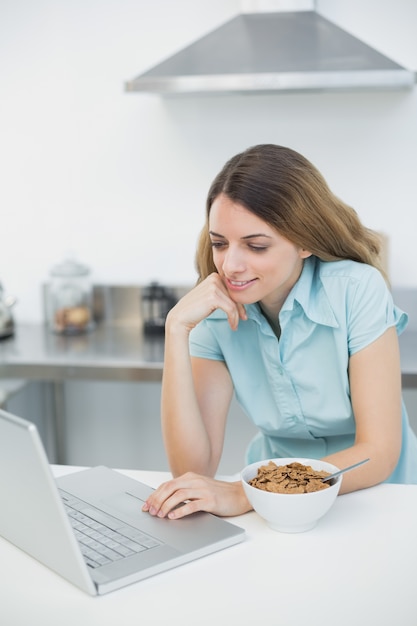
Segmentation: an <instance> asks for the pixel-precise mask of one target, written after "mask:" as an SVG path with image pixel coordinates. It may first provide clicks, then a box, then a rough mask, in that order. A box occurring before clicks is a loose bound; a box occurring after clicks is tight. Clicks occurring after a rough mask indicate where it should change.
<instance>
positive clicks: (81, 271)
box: [51, 259, 90, 276]
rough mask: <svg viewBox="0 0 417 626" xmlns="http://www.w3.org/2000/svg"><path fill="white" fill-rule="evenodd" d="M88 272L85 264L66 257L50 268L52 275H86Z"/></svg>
mask: <svg viewBox="0 0 417 626" xmlns="http://www.w3.org/2000/svg"><path fill="white" fill-rule="evenodd" d="M89 272H90V269H89V268H88V267H87V266H86V265H83V264H82V263H78V261H75V260H74V259H66V260H65V261H63V262H62V263H58V264H57V265H54V267H53V268H52V269H51V275H52V276H86V275H87V274H89Z"/></svg>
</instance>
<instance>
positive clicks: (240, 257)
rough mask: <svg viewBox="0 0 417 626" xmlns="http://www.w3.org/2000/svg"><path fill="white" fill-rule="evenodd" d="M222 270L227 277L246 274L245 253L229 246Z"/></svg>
mask: <svg viewBox="0 0 417 626" xmlns="http://www.w3.org/2000/svg"><path fill="white" fill-rule="evenodd" d="M222 269H223V272H224V273H225V274H226V275H227V276H232V275H233V274H236V273H238V272H244V271H245V269H246V263H245V258H244V253H243V251H242V250H240V249H239V248H237V247H235V246H230V245H229V247H228V248H227V251H226V252H225V255H224V258H223V263H222Z"/></svg>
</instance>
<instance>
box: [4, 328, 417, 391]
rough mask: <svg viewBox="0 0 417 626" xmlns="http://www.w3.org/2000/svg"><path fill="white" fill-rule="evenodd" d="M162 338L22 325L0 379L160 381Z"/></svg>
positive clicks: (409, 367)
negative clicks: (60, 331)
mask: <svg viewBox="0 0 417 626" xmlns="http://www.w3.org/2000/svg"><path fill="white" fill-rule="evenodd" d="M400 350H401V366H402V380H403V387H404V388H407V387H414V388H416V387H417V330H414V329H410V330H408V329H407V330H406V331H405V332H404V333H403V334H402V335H400ZM163 358H164V337H163V336H160V335H159V336H158V335H155V336H145V335H144V333H143V331H142V329H141V327H138V326H112V325H108V324H103V325H98V326H97V327H96V328H95V329H94V330H93V331H91V332H89V333H87V334H85V335H79V336H73V337H65V336H61V335H56V334H54V333H51V332H50V331H49V330H48V329H47V328H46V327H45V326H44V325H41V324H21V325H19V326H17V328H16V332H15V336H14V337H11V338H9V339H4V340H2V341H0V379H1V378H23V379H36V380H51V381H63V380H70V379H77V378H78V379H80V378H82V379H83V380H88V379H90V380H116V381H117V380H124V381H160V380H161V378H162V367H163Z"/></svg>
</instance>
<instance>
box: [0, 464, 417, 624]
mask: <svg viewBox="0 0 417 626" xmlns="http://www.w3.org/2000/svg"><path fill="white" fill-rule="evenodd" d="M74 469H76V468H69V467H65V468H62V467H54V473H55V475H60V474H62V473H64V472H65V473H66V472H69V471H74ZM126 473H127V474H128V475H129V476H131V477H132V478H136V479H138V480H142V481H143V482H145V483H147V484H149V485H151V486H154V487H156V486H157V485H158V484H160V483H161V482H162V481H163V480H166V479H167V478H169V474H167V473H162V472H147V471H130V472H126ZM416 510H417V486H416V485H386V484H382V485H378V486H377V487H372V488H371V489H363V490H361V491H357V492H355V493H351V494H347V495H343V496H339V497H338V498H337V499H336V502H335V504H334V505H333V507H332V509H331V510H330V511H329V513H328V514H327V515H326V516H325V517H324V518H323V519H322V520H321V521H320V522H319V523H318V525H317V526H316V528H314V529H313V530H310V531H308V532H305V533H300V534H295V535H291V534H285V533H279V532H275V531H273V530H271V529H270V528H268V526H267V525H266V524H265V523H264V521H263V520H262V519H261V518H260V517H259V516H258V515H257V514H256V513H255V512H253V511H252V512H250V513H246V514H245V515H241V516H239V517H234V518H231V520H230V521H232V522H233V523H235V524H237V525H239V526H241V527H243V528H244V529H245V530H246V533H247V537H246V540H245V541H243V542H242V543H240V544H238V545H236V546H232V547H231V548H227V549H225V550H221V551H219V552H217V553H215V554H212V555H210V556H206V557H204V558H201V559H198V560H197V561H195V562H193V563H188V564H186V565H183V566H181V567H178V568H175V569H173V570H170V571H168V572H165V573H163V574H159V575H157V576H154V577H152V578H149V579H147V580H144V581H142V582H139V583H136V584H133V585H131V586H129V587H126V588H125V589H121V590H119V591H115V592H113V593H110V594H108V595H106V596H102V597H91V596H88V595H87V594H85V593H83V592H82V591H80V590H79V589H78V588H76V587H74V586H72V585H71V584H70V583H68V582H67V581H65V580H64V579H62V578H60V577H59V576H58V575H57V574H54V573H53V572H52V571H51V570H49V569H47V568H46V567H44V566H43V565H41V564H40V563H38V561H36V560H34V559H33V558H31V557H29V556H28V555H27V554H25V553H24V552H22V551H21V550H18V549H17V548H16V547H14V546H13V545H11V544H10V543H8V542H7V541H5V540H4V539H0V560H1V564H2V567H1V568H0V589H1V603H0V622H1V623H2V624H5V625H6V624H7V625H13V626H27V624H34V625H36V626H38V625H39V626H40V625H42V626H56V624H59V625H60V626H70V625H71V626H72V625H73V624H74V623H77V622H79V621H80V619H79V618H80V617H82V618H83V620H82V621H83V623H84V622H85V623H88V624H89V625H90V626H96V625H97V626H98V625H100V626H114V624H122V625H123V626H136V625H137V624H142V623H143V624H146V626H166V624H170V623H174V624H177V623H178V624H183V625H184V626H191V624H199V626H212V625H213V624H216V623H218V624H226V625H227V624H230V625H234V624H239V625H240V626H254V625H255V624H262V625H267V624H271V625H272V626H277V625H278V624H280V625H282V626H284V625H285V626H300V625H302V624H308V626H352V624H357V625H358V626H364V625H365V624H378V625H379V626H392V625H393V624H399V625H401V626H414V625H415V624H416V614H417V600H416V594H415V571H414V570H415V562H416V559H417V533H416V526H415V512H416ZM29 515H30V512H29Z"/></svg>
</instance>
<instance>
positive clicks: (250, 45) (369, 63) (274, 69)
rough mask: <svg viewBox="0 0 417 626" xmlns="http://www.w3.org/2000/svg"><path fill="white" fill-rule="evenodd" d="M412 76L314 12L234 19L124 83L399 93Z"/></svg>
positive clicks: (174, 90)
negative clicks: (385, 90) (379, 90)
mask: <svg viewBox="0 0 417 626" xmlns="http://www.w3.org/2000/svg"><path fill="white" fill-rule="evenodd" d="M414 83H415V75H414V72H412V71H410V70H407V69H405V68H404V67H401V66H400V65H398V64H397V63H395V62H394V61H392V60H391V59H389V58H387V57H385V56H384V55H382V54H380V53H379V52H377V51H376V50H373V49H372V48H370V47H369V46H368V45H366V44H364V43H363V42H361V41H359V40H358V39H356V38H355V37H353V36H352V35H350V34H348V33H347V32H345V31H344V30H342V29H341V28H339V27H338V26H336V25H335V24H333V23H332V22H330V21H329V20H327V19H325V18H324V17H322V16H321V15H319V14H318V13H317V12H316V11H294V12H283V11H278V12H273V13H247V14H241V15H238V16H236V17H234V18H232V19H231V20H230V21H228V22H226V23H225V24H223V25H222V26H220V27H219V28H217V29H215V30H213V31H212V32H210V33H209V34H207V35H206V36H204V37H202V38H201V39H199V40H198V41H196V42H195V43H193V44H191V45H190V46H188V47H186V48H184V49H183V50H181V51H180V52H178V53H177V54H174V55H173V56H172V57H170V58H169V59H167V60H165V61H163V62H162V63H160V64H159V65H156V66H155V67H153V68H151V69H150V70H149V71H147V72H145V73H144V74H141V75H140V76H138V77H137V78H134V79H133V80H130V81H128V82H127V83H126V85H125V86H126V91H142V92H151V93H158V94H185V93H188V94H198V93H200V94H209V93H212V94H221V93H236V92H238V93H250V92H252V93H253V92H254V93H265V92H267V93H269V92H289V91H321V90H325V91H334V90H357V89H404V88H410V87H412V86H413V85H414Z"/></svg>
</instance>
